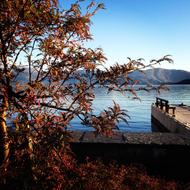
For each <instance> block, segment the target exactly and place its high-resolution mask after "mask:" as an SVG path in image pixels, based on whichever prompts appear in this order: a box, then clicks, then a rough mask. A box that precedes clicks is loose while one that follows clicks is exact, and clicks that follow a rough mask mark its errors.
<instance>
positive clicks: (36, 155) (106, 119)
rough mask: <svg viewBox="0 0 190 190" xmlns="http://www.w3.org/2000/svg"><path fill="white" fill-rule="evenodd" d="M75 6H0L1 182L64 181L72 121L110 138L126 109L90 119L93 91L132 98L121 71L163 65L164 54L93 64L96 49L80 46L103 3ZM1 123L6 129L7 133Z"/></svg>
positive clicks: (43, 1) (23, 0) (27, 1)
mask: <svg viewBox="0 0 190 190" xmlns="http://www.w3.org/2000/svg"><path fill="white" fill-rule="evenodd" d="M80 4H81V0H78V1H76V3H74V4H71V6H70V8H68V9H64V8H63V10H60V8H59V6H58V1H57V0H11V1H7V0H2V1H1V3H0V89H1V90H0V145H1V147H0V155H1V163H2V164H1V167H0V176H1V181H2V183H5V184H6V183H8V181H9V177H10V176H15V180H16V179H17V177H18V176H22V177H23V180H24V183H26V184H37V183H38V182H39V181H41V182H43V183H49V182H47V181H50V183H51V184H49V185H50V186H51V185H52V187H54V184H57V185H58V184H59V182H60V184H61V181H63V182H64V179H65V178H64V176H65V174H64V172H69V170H70V169H71V168H72V165H73V162H74V160H73V159H71V155H72V153H71V151H70V149H69V146H68V142H69V140H68V139H69V138H70V137H69V133H68V132H67V128H68V127H69V126H70V125H71V124H70V123H71V121H72V120H73V119H74V118H75V117H78V118H79V119H80V120H81V122H82V123H83V124H84V125H87V126H91V127H94V128H95V129H96V130H97V131H98V132H99V133H103V134H106V135H111V134H112V130H113V129H114V128H115V127H117V124H118V122H119V121H120V120H124V121H126V117H127V114H126V112H125V111H124V110H121V109H120V108H119V106H118V105H117V104H116V103H114V105H113V107H110V108H108V109H107V110H106V109H105V110H104V111H103V112H102V113H101V114H100V115H98V116H97V115H94V114H93V110H92V101H93V99H94V98H95V95H94V88H95V87H97V88H106V89H107V91H108V92H109V91H111V90H117V91H120V92H130V93H132V94H133V95H134V96H137V95H136V92H135V91H134V85H135V84H137V81H134V80H133V79H130V77H129V74H130V73H131V72H133V71H138V72H143V71H142V69H144V68H146V67H148V66H151V65H154V64H157V63H160V62H162V61H168V62H171V59H170V58H169V57H168V56H165V57H163V58H162V59H159V60H152V61H151V63H150V65H145V64H144V63H143V60H142V59H138V60H131V59H129V60H128V62H127V63H126V64H124V65H118V64H116V65H115V66H112V67H110V68H105V69H104V70H101V69H100V68H99V66H100V65H103V64H104V62H105V61H106V58H105V56H104V54H103V52H102V50H101V49H99V48H98V49H94V50H93V49H91V48H87V47H85V46H84V43H85V41H87V40H91V39H92V36H91V34H90V24H91V17H92V16H93V15H94V14H96V12H97V11H98V10H99V9H102V8H104V6H103V4H96V3H94V2H92V3H90V4H89V5H88V6H87V8H86V12H84V10H81V7H80ZM121 79H122V82H121ZM139 90H149V89H139ZM8 122H11V123H14V127H12V128H11V129H9V128H8ZM24 168H25V170H24V171H23V169H24ZM62 174H63V175H62ZM16 176H17V177H16ZM66 176H67V175H66ZM19 179H20V177H19ZM66 181H67V180H66ZM26 184H25V188H26V187H27V185H26Z"/></svg>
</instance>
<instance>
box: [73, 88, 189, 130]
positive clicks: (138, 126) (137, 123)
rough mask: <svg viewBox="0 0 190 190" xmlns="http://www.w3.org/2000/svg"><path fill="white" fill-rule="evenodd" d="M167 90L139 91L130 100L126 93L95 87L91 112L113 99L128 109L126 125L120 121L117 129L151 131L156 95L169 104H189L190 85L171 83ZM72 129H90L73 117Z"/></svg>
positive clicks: (96, 110)
mask: <svg viewBox="0 0 190 190" xmlns="http://www.w3.org/2000/svg"><path fill="white" fill-rule="evenodd" d="M168 87H169V89H170V90H169V91H162V92H161V94H158V93H156V92H150V93H148V92H145V91H141V92H139V93H138V96H139V98H140V99H141V101H139V100H132V99H130V98H128V94H125V95H122V94H120V93H118V92H111V93H110V94H106V92H105V90H103V89H96V90H95V94H96V99H95V100H94V102H93V112H94V113H96V114H98V113H100V112H101V111H102V110H103V109H106V108H107V107H109V106H110V105H113V101H115V102H116V103H118V104H119V105H120V106H121V108H122V109H127V110H128V115H129V116H130V119H128V125H127V124H126V123H124V122H120V124H119V129H120V130H122V131H129V132H151V131H152V130H151V104H152V103H153V102H155V99H156V97H161V98H164V99H167V100H169V103H171V104H180V103H182V102H183V103H184V104H187V105H190V85H171V86H168ZM71 124H72V126H73V129H77V130H91V129H90V128H88V127H84V126H82V125H81V124H80V122H79V121H78V120H77V119H75V120H73V122H72V123H71Z"/></svg>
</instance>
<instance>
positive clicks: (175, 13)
mask: <svg viewBox="0 0 190 190" xmlns="http://www.w3.org/2000/svg"><path fill="white" fill-rule="evenodd" d="M71 2H72V1H71ZM87 2H90V1H87ZM98 2H103V3H104V4H105V7H106V10H101V11H99V12H98V13H97V14H96V15H95V16H94V17H93V19H92V21H93V25H92V28H91V32H92V34H93V38H94V41H93V42H90V43H89V44H88V45H89V46H91V47H101V48H102V49H103V50H104V53H105V55H106V57H107V58H108V63H107V64H108V65H111V64H114V63H115V62H119V63H121V64H122V63H125V62H126V60H127V57H131V58H145V60H146V61H147V63H148V61H149V60H151V59H153V58H161V57H162V56H164V55H167V54H170V55H172V58H173V60H174V64H163V65H161V67H164V68H170V69H184V70H189V71H190V0H98ZM82 5H84V4H82Z"/></svg>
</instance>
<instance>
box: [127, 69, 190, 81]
mask: <svg viewBox="0 0 190 190" xmlns="http://www.w3.org/2000/svg"><path fill="white" fill-rule="evenodd" d="M130 77H131V78H133V79H135V80H138V81H139V84H147V83H150V84H190V72H188V71H184V70H175V69H162V68H154V69H147V70H144V73H140V72H138V71H135V72H133V73H131V74H130Z"/></svg>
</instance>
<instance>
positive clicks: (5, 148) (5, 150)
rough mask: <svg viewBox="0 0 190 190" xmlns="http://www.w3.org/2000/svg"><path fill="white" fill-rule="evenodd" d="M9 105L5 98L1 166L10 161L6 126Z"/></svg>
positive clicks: (0, 127) (1, 118)
mask: <svg viewBox="0 0 190 190" xmlns="http://www.w3.org/2000/svg"><path fill="white" fill-rule="evenodd" d="M8 105H9V104H8V99H7V98H6V97H4V98H3V101H2V105H1V108H0V109H1V110H0V153H1V163H0V164H1V165H2V164H5V166H6V165H7V164H8V161H9V138H8V131H7V124H6V119H7V110H8Z"/></svg>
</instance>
